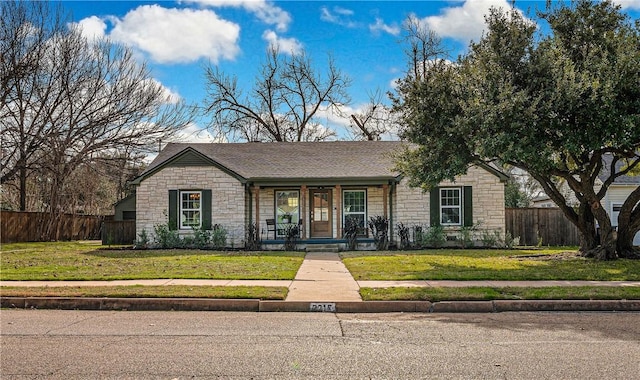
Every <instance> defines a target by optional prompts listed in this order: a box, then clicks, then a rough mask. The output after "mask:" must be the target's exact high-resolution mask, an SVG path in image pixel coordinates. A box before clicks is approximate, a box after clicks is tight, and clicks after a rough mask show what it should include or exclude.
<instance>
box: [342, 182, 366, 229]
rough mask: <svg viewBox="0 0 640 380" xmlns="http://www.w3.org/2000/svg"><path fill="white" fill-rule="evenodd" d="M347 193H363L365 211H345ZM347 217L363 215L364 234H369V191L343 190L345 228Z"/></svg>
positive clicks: (343, 221) (343, 220) (343, 223)
mask: <svg viewBox="0 0 640 380" xmlns="http://www.w3.org/2000/svg"><path fill="white" fill-rule="evenodd" d="M346 193H363V194H364V211H357V212H351V211H346V210H345V201H344V200H345V194H346ZM347 215H363V216H364V225H363V226H362V230H363V231H362V234H361V235H366V234H367V190H366V189H347V190H342V226H343V227H344V226H345V223H346V220H347Z"/></svg>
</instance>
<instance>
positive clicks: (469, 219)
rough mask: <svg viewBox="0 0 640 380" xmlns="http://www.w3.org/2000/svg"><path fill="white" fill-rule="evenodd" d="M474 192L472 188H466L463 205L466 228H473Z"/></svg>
mask: <svg viewBox="0 0 640 380" xmlns="http://www.w3.org/2000/svg"><path fill="white" fill-rule="evenodd" d="M472 195H473V190H472V188H471V186H465V187H464V203H463V204H462V207H463V211H462V214H463V215H464V226H465V227H471V226H473V197H472Z"/></svg>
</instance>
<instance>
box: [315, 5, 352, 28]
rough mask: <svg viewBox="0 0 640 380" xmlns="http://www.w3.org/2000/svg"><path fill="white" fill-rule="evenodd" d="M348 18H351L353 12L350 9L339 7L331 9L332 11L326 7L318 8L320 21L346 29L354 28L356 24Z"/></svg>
mask: <svg viewBox="0 0 640 380" xmlns="http://www.w3.org/2000/svg"><path fill="white" fill-rule="evenodd" d="M350 16H353V11H352V10H350V9H346V8H341V7H333V9H332V10H329V8H327V7H322V8H320V20H322V21H326V22H329V23H331V24H337V25H340V26H344V27H347V28H356V27H357V26H358V24H357V23H356V22H355V21H352V20H350V19H349V17H350Z"/></svg>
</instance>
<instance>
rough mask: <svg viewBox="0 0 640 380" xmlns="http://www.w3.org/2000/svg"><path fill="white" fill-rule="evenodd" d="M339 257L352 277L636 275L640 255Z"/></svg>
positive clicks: (539, 252) (557, 252) (558, 251)
mask: <svg viewBox="0 0 640 380" xmlns="http://www.w3.org/2000/svg"><path fill="white" fill-rule="evenodd" d="M342 258H343V260H342V261H343V262H344V264H345V265H346V267H347V269H349V271H350V272H351V274H352V275H353V277H354V278H355V279H356V280H459V281H465V280H511V281H527V280H528V281H536V280H587V281H639V280H640V260H626V259H619V260H614V261H594V260H592V259H586V258H583V257H580V256H577V251H576V249H575V248H563V247H559V248H547V249H514V250H500V249H495V250H489V249H465V250H462V249H435V250H424V251H395V252H344V253H343V254H342Z"/></svg>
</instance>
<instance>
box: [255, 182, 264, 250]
mask: <svg viewBox="0 0 640 380" xmlns="http://www.w3.org/2000/svg"><path fill="white" fill-rule="evenodd" d="M253 193H254V194H255V197H256V198H255V204H256V228H257V229H258V231H257V232H258V236H259V237H260V238H262V227H260V186H254V187H253Z"/></svg>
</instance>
